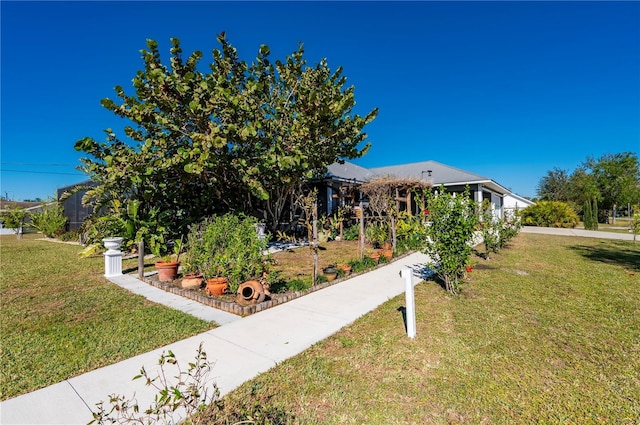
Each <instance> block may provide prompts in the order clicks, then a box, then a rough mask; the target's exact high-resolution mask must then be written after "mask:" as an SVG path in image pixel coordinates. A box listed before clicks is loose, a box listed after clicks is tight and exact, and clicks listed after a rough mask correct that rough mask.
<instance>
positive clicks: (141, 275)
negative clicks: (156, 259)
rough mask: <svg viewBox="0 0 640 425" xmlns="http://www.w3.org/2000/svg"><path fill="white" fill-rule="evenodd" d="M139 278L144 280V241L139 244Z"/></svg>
mask: <svg viewBox="0 0 640 425" xmlns="http://www.w3.org/2000/svg"><path fill="white" fill-rule="evenodd" d="M138 278H139V279H140V280H142V279H144V241H143V240H142V241H140V242H138Z"/></svg>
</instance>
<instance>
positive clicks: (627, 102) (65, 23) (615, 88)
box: [0, 1, 640, 199]
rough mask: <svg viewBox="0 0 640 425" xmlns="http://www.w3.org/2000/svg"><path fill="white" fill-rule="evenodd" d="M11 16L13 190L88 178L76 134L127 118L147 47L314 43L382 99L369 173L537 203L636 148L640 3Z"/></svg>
mask: <svg viewBox="0 0 640 425" xmlns="http://www.w3.org/2000/svg"><path fill="white" fill-rule="evenodd" d="M0 8H1V9H0V12H1V19H2V22H1V24H2V25H1V37H2V38H1V43H2V45H1V65H2V67H1V102H2V103H1V114H2V115H1V137H2V138H1V143H2V145H1V164H0V166H1V167H0V168H1V180H0V186H1V187H0V191H1V193H2V195H3V196H5V195H7V194H8V196H9V197H10V198H13V199H25V198H35V197H41V198H46V197H48V196H52V195H54V194H55V191H56V189H57V188H58V187H62V186H65V185H68V184H72V183H75V182H78V181H81V180H83V179H85V176H84V175H83V174H81V173H79V172H78V171H76V170H75V167H76V166H77V165H78V164H79V162H78V158H79V157H81V156H82V154H81V153H78V152H76V151H75V150H74V149H73V145H74V143H75V141H76V140H78V139H81V138H83V137H85V136H91V137H94V138H97V139H98V140H104V137H103V130H104V129H105V128H108V127H111V128H114V129H119V128H122V127H123V126H124V125H125V124H126V123H125V122H124V121H122V120H121V119H119V118H117V117H115V116H114V115H113V114H111V113H110V112H108V111H107V110H105V109H103V108H102V107H101V106H100V99H102V98H104V97H111V98H115V96H114V92H113V87H114V86H116V85H122V86H123V87H124V88H125V91H128V92H129V93H133V90H132V89H131V79H132V78H133V76H134V75H135V73H136V71H137V70H138V69H140V68H141V67H142V60H141V59H140V53H139V51H140V50H141V49H143V48H145V46H146V44H145V40H146V39H147V38H152V39H155V40H157V41H158V42H159V43H160V49H161V52H162V54H163V58H165V59H166V58H168V49H169V38H170V37H178V38H180V40H181V41H182V47H183V49H184V52H185V55H186V54H189V53H191V52H192V51H194V50H201V51H202V52H203V53H204V57H203V61H202V64H203V65H206V64H208V63H209V59H210V58H211V55H210V52H211V50H212V49H214V48H216V47H219V46H218V44H217V42H216V40H215V36H216V34H217V33H219V32H221V31H225V32H226V34H227V38H228V39H229V41H230V42H231V43H232V44H233V45H234V46H235V47H236V48H237V49H238V52H239V54H240V56H241V58H242V59H245V60H247V61H250V60H251V59H252V58H254V57H255V55H256V53H257V51H258V48H259V46H260V44H267V45H268V46H270V48H271V52H272V55H271V56H272V58H273V59H283V58H284V57H285V56H286V55H287V54H290V53H291V52H293V51H294V50H295V49H296V48H297V45H298V42H302V43H304V46H305V57H306V59H307V61H308V63H309V64H310V65H314V64H315V63H317V62H318V61H319V60H320V59H321V58H322V57H326V58H327V60H328V63H329V66H330V67H331V68H332V69H335V68H336V67H337V66H339V65H342V66H343V67H344V75H346V76H347V77H348V83H349V84H352V85H354V86H355V93H356V101H357V102H358V103H357V106H356V111H357V112H359V113H361V114H365V113H366V112H368V111H369V110H371V109H373V108H374V107H379V108H380V112H379V115H378V118H377V119H376V120H375V121H374V122H373V123H371V124H370V125H369V126H368V127H367V129H366V131H367V133H368V134H369V139H368V141H370V142H371V143H372V145H373V146H372V148H371V150H370V151H369V153H368V154H367V155H365V156H364V157H363V158H361V159H359V160H356V161H355V162H356V163H358V164H359V165H362V166H364V167H378V166H385V165H396V164H402V163H408V162H417V161H426V160H435V161H439V162H442V163H445V164H448V165H451V166H455V167H458V168H462V169H464V170H467V171H470V172H473V173H477V174H480V175H484V176H486V177H489V178H492V179H493V180H495V181H497V182H498V183H500V184H502V185H503V186H505V187H508V188H511V189H512V190H513V191H514V192H515V193H518V194H520V195H523V196H535V188H536V184H537V183H538V181H539V179H540V178H541V177H542V176H544V175H545V174H546V172H547V171H548V170H551V169H552V168H554V167H560V168H563V169H567V170H569V171H571V170H573V169H574V168H575V167H576V166H577V165H579V164H580V163H581V162H582V161H584V160H585V159H586V158H587V156H595V157H598V156H600V155H602V154H605V153H616V152H623V151H633V152H636V153H638V152H640V3H639V2H402V3H400V2H180V3H177V2H124V1H115V2H77V1H74V2H49V1H48V2H10V1H2V2H1V3H0Z"/></svg>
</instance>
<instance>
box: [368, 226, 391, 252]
mask: <svg viewBox="0 0 640 425" xmlns="http://www.w3.org/2000/svg"><path fill="white" fill-rule="evenodd" d="M364 233H365V237H366V238H367V240H368V241H369V242H371V243H373V244H374V246H382V244H384V243H385V242H388V241H389V227H388V226H387V225H386V223H382V222H380V223H375V222H374V223H371V224H369V225H368V226H367V228H366V229H365V231H364Z"/></svg>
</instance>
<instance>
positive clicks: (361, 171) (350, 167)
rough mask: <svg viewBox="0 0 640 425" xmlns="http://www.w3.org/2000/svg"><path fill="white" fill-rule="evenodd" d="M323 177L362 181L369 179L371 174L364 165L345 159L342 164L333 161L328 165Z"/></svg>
mask: <svg viewBox="0 0 640 425" xmlns="http://www.w3.org/2000/svg"><path fill="white" fill-rule="evenodd" d="M325 177H326V178H333V179H336V180H345V181H353V180H355V181H356V182H359V183H362V182H365V181H367V180H370V179H371V177H373V174H372V173H371V171H370V170H368V169H366V168H364V167H361V166H359V165H356V164H354V163H352V162H347V161H345V162H344V164H340V163H337V162H334V163H333V164H331V165H329V167H327V174H325Z"/></svg>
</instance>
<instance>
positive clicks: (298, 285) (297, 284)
mask: <svg viewBox="0 0 640 425" xmlns="http://www.w3.org/2000/svg"><path fill="white" fill-rule="evenodd" d="M320 277H323V278H324V276H318V278H320ZM325 280H326V279H325ZM287 287H288V288H289V290H291V291H304V290H305V289H309V288H311V281H310V280H304V279H293V280H290V281H289V282H287Z"/></svg>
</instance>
